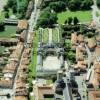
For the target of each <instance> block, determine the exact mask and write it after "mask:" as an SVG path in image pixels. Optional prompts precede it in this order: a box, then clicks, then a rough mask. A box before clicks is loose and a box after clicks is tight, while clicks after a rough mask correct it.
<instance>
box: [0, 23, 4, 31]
mask: <svg viewBox="0 0 100 100" xmlns="http://www.w3.org/2000/svg"><path fill="white" fill-rule="evenodd" d="M4 30H5V24H4V23H3V22H0V32H2V31H4Z"/></svg>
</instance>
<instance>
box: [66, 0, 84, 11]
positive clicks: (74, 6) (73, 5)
mask: <svg viewBox="0 0 100 100" xmlns="http://www.w3.org/2000/svg"><path fill="white" fill-rule="evenodd" d="M81 2H82V1H81V0H70V1H69V3H68V8H69V9H70V10H72V11H75V10H79V9H80V5H81Z"/></svg>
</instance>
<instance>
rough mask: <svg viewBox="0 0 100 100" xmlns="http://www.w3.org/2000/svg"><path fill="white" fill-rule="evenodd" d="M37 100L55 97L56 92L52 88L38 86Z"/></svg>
mask: <svg viewBox="0 0 100 100" xmlns="http://www.w3.org/2000/svg"><path fill="white" fill-rule="evenodd" d="M36 91H37V92H36V100H44V99H46V96H47V97H51V99H53V97H54V90H53V87H52V86H37V87H36Z"/></svg>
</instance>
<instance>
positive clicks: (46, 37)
mask: <svg viewBox="0 0 100 100" xmlns="http://www.w3.org/2000/svg"><path fill="white" fill-rule="evenodd" d="M48 40H49V33H48V28H46V29H44V30H43V33H42V41H43V43H48Z"/></svg>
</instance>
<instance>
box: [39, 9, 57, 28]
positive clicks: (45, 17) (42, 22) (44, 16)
mask: <svg viewBox="0 0 100 100" xmlns="http://www.w3.org/2000/svg"><path fill="white" fill-rule="evenodd" d="M56 23H57V14H56V13H52V14H51V12H50V11H49V10H47V9H46V10H44V11H43V12H41V14H40V18H39V20H38V23H37V26H38V27H39V26H41V27H53V25H54V24H56Z"/></svg>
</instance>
